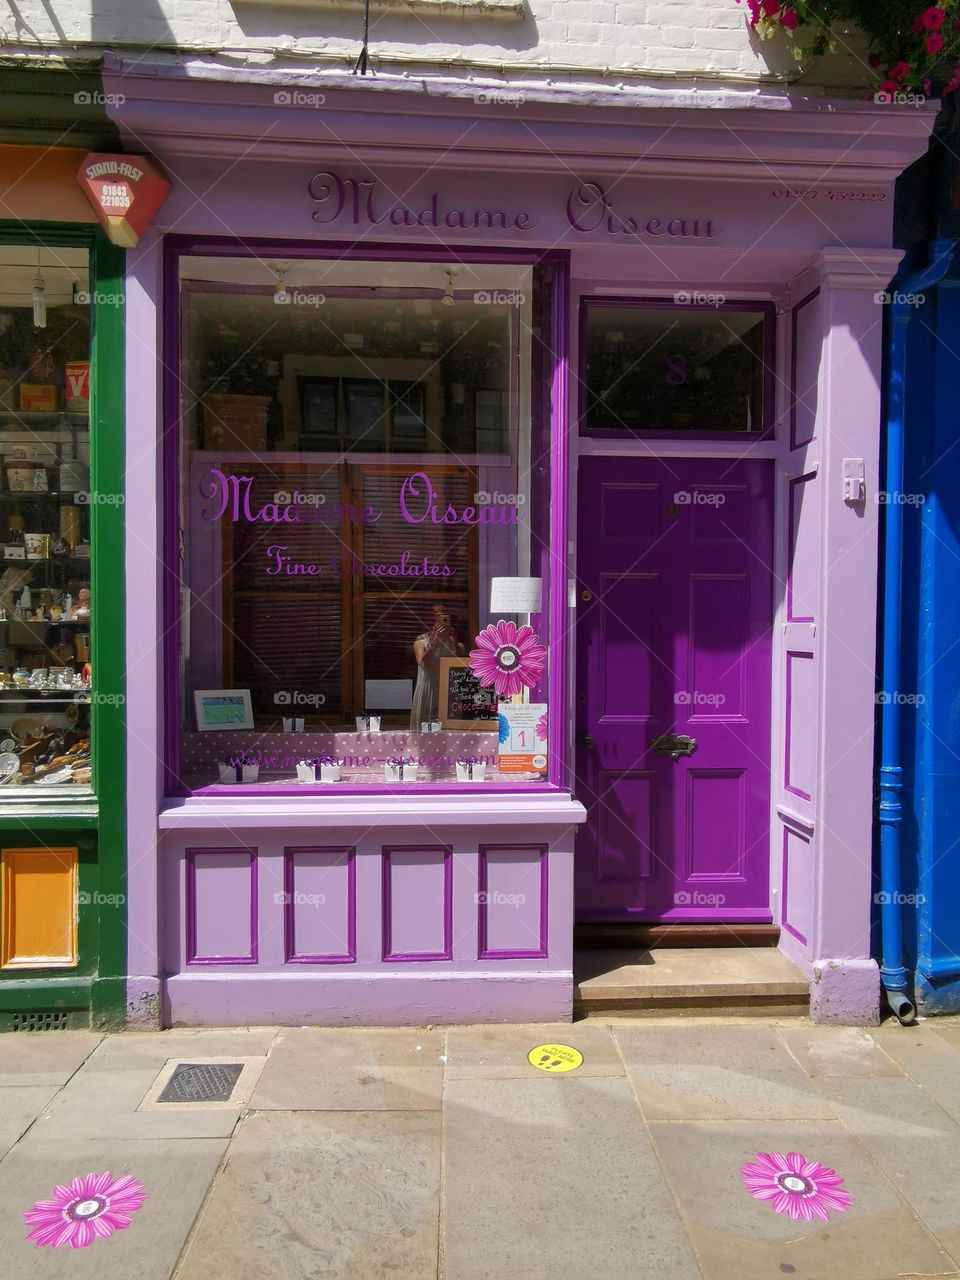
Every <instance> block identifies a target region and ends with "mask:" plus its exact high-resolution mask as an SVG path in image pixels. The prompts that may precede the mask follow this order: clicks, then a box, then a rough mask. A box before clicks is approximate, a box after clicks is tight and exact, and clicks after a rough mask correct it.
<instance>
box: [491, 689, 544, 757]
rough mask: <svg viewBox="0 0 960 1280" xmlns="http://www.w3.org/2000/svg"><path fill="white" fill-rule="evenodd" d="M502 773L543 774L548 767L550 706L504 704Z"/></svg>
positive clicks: (502, 712)
mask: <svg viewBox="0 0 960 1280" xmlns="http://www.w3.org/2000/svg"><path fill="white" fill-rule="evenodd" d="M497 763H498V766H499V769H500V772H501V773H543V772H544V771H545V769H546V767H547V704H546V703H545V702H520V703H509V702H501V704H500V747H499V755H498V761H497Z"/></svg>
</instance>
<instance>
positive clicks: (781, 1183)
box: [740, 1151, 853, 1222]
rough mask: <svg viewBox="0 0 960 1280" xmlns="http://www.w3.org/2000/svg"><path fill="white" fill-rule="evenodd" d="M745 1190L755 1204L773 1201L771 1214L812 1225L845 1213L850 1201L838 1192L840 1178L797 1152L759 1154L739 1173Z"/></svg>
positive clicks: (764, 1152)
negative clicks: (779, 1214)
mask: <svg viewBox="0 0 960 1280" xmlns="http://www.w3.org/2000/svg"><path fill="white" fill-rule="evenodd" d="M740 1177H741V1178H742V1179H743V1183H744V1186H745V1187H746V1188H747V1190H748V1191H749V1192H750V1194H751V1195H752V1196H753V1198H754V1199H755V1200H772V1201H773V1204H772V1206H771V1207H772V1208H773V1211H774V1213H785V1214H787V1215H788V1217H791V1218H797V1219H799V1218H803V1219H804V1220H805V1221H806V1222H812V1221H813V1219H814V1217H817V1218H822V1219H823V1221H824V1222H828V1221H829V1219H830V1214H831V1213H844V1212H845V1211H846V1210H847V1209H849V1207H850V1205H851V1204H852V1203H853V1201H852V1200H851V1198H850V1195H849V1193H848V1192H846V1191H843V1190H841V1188H842V1186H843V1178H841V1177H840V1175H839V1174H838V1173H837V1172H836V1170H834V1169H828V1168H826V1167H825V1166H824V1165H822V1164H820V1163H819V1161H817V1160H808V1159H807V1158H806V1156H802V1155H801V1154H800V1152H799V1151H789V1152H787V1154H786V1155H785V1156H784V1155H781V1154H780V1152H779V1151H772V1152H766V1151H758V1152H757V1158H756V1160H755V1161H754V1162H753V1163H751V1164H746V1165H744V1166H743V1168H742V1169H741V1170H740Z"/></svg>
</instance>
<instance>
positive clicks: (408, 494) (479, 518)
mask: <svg viewBox="0 0 960 1280" xmlns="http://www.w3.org/2000/svg"><path fill="white" fill-rule="evenodd" d="M438 499H439V494H438V493H437V491H436V489H434V487H433V482H432V481H431V479H430V477H429V476H428V475H427V473H426V472H425V471H414V473H413V474H412V475H409V476H407V478H406V480H404V482H403V484H402V485H401V486H400V515H401V516H402V517H403V519H404V520H406V522H407V524H425V523H427V522H429V523H430V524H518V523H519V521H518V518H517V516H518V508H517V507H515V506H511V507H490V506H483V507H481V508H480V510H479V512H478V511H477V508H476V507H469V506H468V507H464V508H463V510H462V511H457V508H456V507H455V506H454V505H453V503H452V502H448V503H447V504H446V506H445V507H443V509H442V510H441V508H440V506H439V505H438Z"/></svg>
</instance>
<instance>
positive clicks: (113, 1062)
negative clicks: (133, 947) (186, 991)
mask: <svg viewBox="0 0 960 1280" xmlns="http://www.w3.org/2000/svg"><path fill="white" fill-rule="evenodd" d="M276 1038H277V1032H276V1029H275V1028H266V1029H254V1030H249V1029H248V1028H246V1027H238V1028H236V1029H230V1028H228V1029H226V1030H224V1029H222V1028H219V1027H218V1028H211V1029H210V1030H209V1031H207V1030H197V1031H189V1030H179V1029H175V1030H172V1031H125V1032H123V1033H122V1034H120V1035H114V1036H108V1037H107V1038H106V1039H104V1041H103V1042H102V1044H101V1045H100V1046H99V1047H98V1049H97V1050H96V1052H95V1053H94V1054H92V1055H91V1057H90V1059H89V1060H88V1062H87V1069H89V1070H93V1071H138V1070H142V1069H151V1068H152V1069H153V1071H154V1072H156V1071H159V1070H160V1068H161V1067H162V1066H163V1064H164V1063H165V1062H166V1061H167V1059H168V1058H180V1059H182V1061H184V1062H193V1061H199V1062H202V1061H203V1060H204V1059H205V1058H229V1057H230V1056H231V1054H236V1055H239V1056H240V1057H244V1058H257V1057H266V1055H267V1054H268V1053H269V1052H270V1047H271V1045H272V1044H273V1042H274V1041H275V1040H276Z"/></svg>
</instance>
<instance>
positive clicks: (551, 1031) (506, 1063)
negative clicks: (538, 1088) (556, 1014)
mask: <svg viewBox="0 0 960 1280" xmlns="http://www.w3.org/2000/svg"><path fill="white" fill-rule="evenodd" d="M541 1044H566V1045H571V1046H572V1047H573V1048H574V1049H578V1050H579V1051H580V1053H582V1054H583V1063H582V1064H581V1065H580V1066H579V1067H578V1068H577V1069H576V1071H575V1072H566V1073H561V1074H559V1075H555V1076H547V1073H545V1072H543V1071H538V1070H537V1069H536V1068H535V1067H532V1066H531V1065H530V1063H529V1062H528V1061H527V1054H528V1053H529V1052H530V1050H531V1049H534V1048H536V1047H537V1045H541ZM446 1057H447V1061H446V1067H445V1070H446V1078H447V1079H448V1080H531V1079H534V1078H539V1079H541V1080H542V1079H544V1078H545V1076H546V1078H549V1079H556V1080H571V1079H573V1078H574V1077H576V1078H577V1079H583V1077H584V1076H622V1075H623V1074H624V1069H623V1062H622V1060H621V1058H620V1054H619V1053H618V1052H617V1046H616V1044H615V1042H614V1039H613V1036H612V1034H611V1032H610V1028H609V1027H606V1026H604V1025H603V1024H602V1023H599V1022H578V1023H574V1024H573V1025H572V1026H566V1027H564V1028H562V1029H561V1030H559V1031H558V1028H557V1024H556V1023H548V1024H544V1023H530V1024H527V1025H525V1026H513V1025H511V1026H485V1027H450V1028H449V1029H448V1031H447V1039H446Z"/></svg>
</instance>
